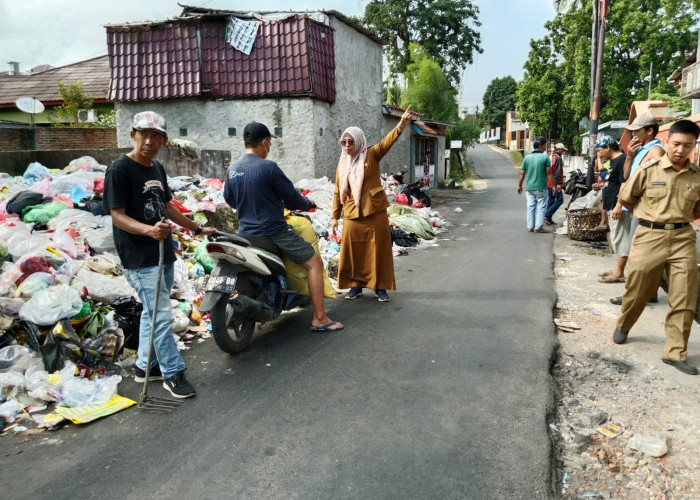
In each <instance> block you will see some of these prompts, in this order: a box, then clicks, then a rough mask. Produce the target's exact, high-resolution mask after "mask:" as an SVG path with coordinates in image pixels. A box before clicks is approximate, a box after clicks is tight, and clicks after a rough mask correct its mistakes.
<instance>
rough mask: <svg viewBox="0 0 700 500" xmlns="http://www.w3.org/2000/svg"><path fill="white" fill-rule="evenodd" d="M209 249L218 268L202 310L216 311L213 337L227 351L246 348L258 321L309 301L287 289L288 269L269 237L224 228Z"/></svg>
mask: <svg viewBox="0 0 700 500" xmlns="http://www.w3.org/2000/svg"><path fill="white" fill-rule="evenodd" d="M206 247H207V252H209V256H210V257H211V258H212V260H213V261H214V262H215V267H214V269H213V270H212V272H211V274H210V275H209V277H208V278H207V280H206V283H205V285H204V298H203V299H202V303H201V305H200V310H201V311H203V312H206V311H211V326H212V335H213V336H214V341H215V342H216V345H217V346H218V347H219V349H221V350H222V351H224V352H227V353H229V354H235V353H238V352H241V351H242V350H243V349H245V348H246V347H248V344H250V341H251V339H252V337H253V332H254V330H255V324H256V323H265V322H266V321H270V320H272V319H275V318H277V317H279V315H280V314H281V313H282V311H286V310H289V309H293V308H294V307H297V306H299V305H302V303H303V302H304V301H308V298H307V297H306V296H302V295H299V294H298V293H297V292H296V291H294V290H290V289H289V288H288V286H287V270H286V268H285V266H284V262H283V261H282V257H281V254H280V252H279V249H278V248H277V245H275V244H274V243H273V242H272V241H271V240H270V239H268V238H265V237H262V236H251V235H242V234H231V233H224V232H219V234H218V236H216V237H214V241H211V242H209V243H207V245H206Z"/></svg>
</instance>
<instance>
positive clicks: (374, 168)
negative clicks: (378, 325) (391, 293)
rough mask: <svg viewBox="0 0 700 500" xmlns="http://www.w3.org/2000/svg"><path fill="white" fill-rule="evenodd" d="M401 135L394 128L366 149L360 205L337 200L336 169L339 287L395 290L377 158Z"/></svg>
mask: <svg viewBox="0 0 700 500" xmlns="http://www.w3.org/2000/svg"><path fill="white" fill-rule="evenodd" d="M399 135H400V132H399V131H398V129H396V128H394V129H393V130H392V131H391V132H389V133H388V134H387V135H386V136H385V137H384V139H382V141H381V142H380V143H379V144H376V145H374V146H372V147H370V148H368V149H367V157H366V159H365V165H364V167H365V170H364V182H363V184H362V191H361V195H360V206H357V205H356V204H355V201H354V199H353V197H352V196H348V197H346V199H345V200H344V204H341V203H340V188H339V178H338V177H339V176H338V172H336V177H335V191H334V194H333V215H332V216H333V218H334V219H339V218H340V215H341V210H342V213H343V234H342V239H341V243H340V263H339V265H338V288H350V287H362V288H370V289H372V290H377V289H384V290H396V281H395V279H394V256H393V253H392V247H391V231H390V230H389V216H388V215H387V212H386V209H387V207H389V201H388V200H387V198H386V194H385V193H384V188H383V187H382V181H381V178H380V175H379V174H380V172H379V161H380V160H381V159H382V158H383V157H384V155H386V153H387V152H388V151H389V149H391V146H392V145H393V144H394V142H396V140H397V139H398V137H399Z"/></svg>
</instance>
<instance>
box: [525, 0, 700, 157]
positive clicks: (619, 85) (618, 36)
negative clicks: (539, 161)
mask: <svg viewBox="0 0 700 500" xmlns="http://www.w3.org/2000/svg"><path fill="white" fill-rule="evenodd" d="M570 3H571V7H570V8H569V10H568V11H566V12H564V13H562V14H559V15H557V16H556V17H555V18H554V19H553V20H551V21H548V22H547V23H545V28H546V29H547V30H548V34H547V35H546V36H545V37H543V38H542V39H539V40H533V41H531V43H530V46H531V50H530V54H529V57H528V61H527V62H526V63H525V75H524V79H523V82H522V83H521V85H520V88H519V90H518V109H519V110H520V111H521V112H522V117H523V119H525V120H526V121H528V122H529V123H530V125H531V126H533V128H534V129H535V132H536V133H538V134H540V135H542V134H544V133H550V134H551V135H552V136H553V137H559V138H561V139H563V140H565V141H569V142H570V143H572V144H574V145H575V147H578V145H579V144H580V139H579V137H578V136H579V129H578V123H579V121H581V120H582V119H584V118H586V117H587V116H588V115H589V112H590V94H591V81H590V75H591V19H592V12H593V10H592V2H591V0H578V1H573V2H570ZM699 7H700V0H692V1H691V2H689V1H687V0H686V1H684V0H614V1H612V2H610V7H609V11H608V16H607V27H606V35H605V48H604V58H603V72H602V77H603V80H602V88H601V109H600V114H599V121H600V122H605V121H609V120H619V119H626V118H627V116H629V110H630V106H631V104H632V102H633V101H634V100H637V99H645V98H646V90H647V89H648V86H649V79H651V87H652V93H654V92H656V93H660V94H669V95H677V94H678V91H677V90H676V89H674V88H673V85H672V84H671V83H669V82H668V81H667V78H668V75H670V74H671V73H672V72H673V71H674V70H675V69H676V68H678V67H679V66H680V65H681V64H682V62H683V61H684V59H685V58H686V57H687V55H688V54H689V53H690V52H691V51H693V50H694V49H695V48H696V46H697V31H696V28H695V27H696V26H697V23H698V21H699V20H700V14H699V13H698V8H699ZM547 70H549V74H547ZM547 117H550V118H549V119H548V118H547ZM548 120H549V121H548Z"/></svg>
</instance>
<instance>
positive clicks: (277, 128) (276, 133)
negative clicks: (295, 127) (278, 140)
mask: <svg viewBox="0 0 700 500" xmlns="http://www.w3.org/2000/svg"><path fill="white" fill-rule="evenodd" d="M275 135H276V136H277V137H282V127H275Z"/></svg>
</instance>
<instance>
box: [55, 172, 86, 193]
mask: <svg viewBox="0 0 700 500" xmlns="http://www.w3.org/2000/svg"><path fill="white" fill-rule="evenodd" d="M76 187H77V188H80V189H82V190H84V191H85V192H86V193H92V192H93V189H94V187H95V180H94V176H93V175H92V174H91V173H90V172H85V171H82V170H79V171H77V172H72V173H70V174H65V175H62V176H60V177H56V178H55V179H54V180H53V181H52V182H51V189H52V190H53V191H54V192H55V193H56V194H61V195H63V196H70V194H71V191H73V189H74V188H76Z"/></svg>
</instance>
